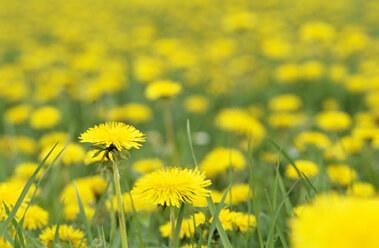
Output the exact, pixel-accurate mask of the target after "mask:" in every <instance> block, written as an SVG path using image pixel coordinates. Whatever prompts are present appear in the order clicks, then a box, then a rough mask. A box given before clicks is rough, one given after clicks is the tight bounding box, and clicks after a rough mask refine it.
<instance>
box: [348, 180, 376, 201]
mask: <svg viewBox="0 0 379 248" xmlns="http://www.w3.org/2000/svg"><path fill="white" fill-rule="evenodd" d="M347 193H348V194H349V195H356V196H362V197H368V196H373V195H375V187H374V185H372V184H370V183H366V182H355V183H353V184H352V185H351V187H350V188H349V189H348V190H347Z"/></svg>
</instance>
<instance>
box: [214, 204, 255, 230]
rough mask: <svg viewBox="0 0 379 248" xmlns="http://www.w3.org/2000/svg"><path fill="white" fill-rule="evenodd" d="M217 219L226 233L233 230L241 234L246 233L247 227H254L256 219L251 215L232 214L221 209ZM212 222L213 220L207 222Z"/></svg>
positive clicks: (227, 210)
mask: <svg viewBox="0 0 379 248" xmlns="http://www.w3.org/2000/svg"><path fill="white" fill-rule="evenodd" d="M218 217H219V219H220V222H221V224H222V226H223V227H224V229H225V230H226V231H227V230H229V231H231V230H233V228H235V229H237V230H240V231H242V232H246V231H248V229H249V227H250V228H252V227H254V226H256V218H255V216H254V215H252V214H250V215H249V214H245V213H241V212H233V211H230V210H229V209H226V208H223V209H221V212H220V214H219V216H218ZM212 221H213V218H211V219H210V220H209V222H210V223H211V222H212Z"/></svg>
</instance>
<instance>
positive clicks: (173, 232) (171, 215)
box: [170, 206, 175, 248]
mask: <svg viewBox="0 0 379 248" xmlns="http://www.w3.org/2000/svg"><path fill="white" fill-rule="evenodd" d="M170 222H171V247H172V248H174V247H175V208H174V206H170Z"/></svg>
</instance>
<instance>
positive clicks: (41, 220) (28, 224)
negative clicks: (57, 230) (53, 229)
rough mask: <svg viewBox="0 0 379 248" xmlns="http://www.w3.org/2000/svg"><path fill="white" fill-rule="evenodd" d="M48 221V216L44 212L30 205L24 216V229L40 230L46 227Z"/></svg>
mask: <svg viewBox="0 0 379 248" xmlns="http://www.w3.org/2000/svg"><path fill="white" fill-rule="evenodd" d="M48 219H49V214H48V212H47V211H46V210H44V209H43V208H41V207H39V206H36V205H31V206H29V208H28V211H27V212H26V214H25V218H24V228H25V229H26V230H29V231H32V230H36V229H40V228H42V227H43V226H45V225H47V223H48Z"/></svg>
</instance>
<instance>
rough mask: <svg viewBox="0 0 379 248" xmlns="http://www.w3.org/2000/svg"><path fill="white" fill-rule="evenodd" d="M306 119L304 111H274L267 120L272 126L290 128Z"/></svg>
mask: <svg viewBox="0 0 379 248" xmlns="http://www.w3.org/2000/svg"><path fill="white" fill-rule="evenodd" d="M306 120H307V118H306V115H305V114H304V113H288V112H275V113H272V114H271V115H270V116H269V118H268V122H269V124H270V126H272V127H274V128H290V127H295V126H299V125H302V124H304V123H305V121H306Z"/></svg>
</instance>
